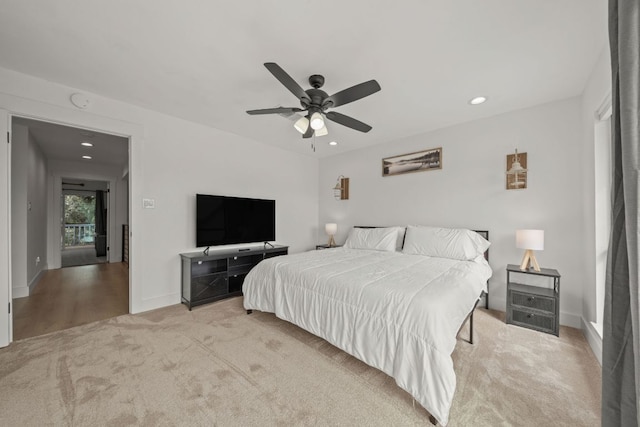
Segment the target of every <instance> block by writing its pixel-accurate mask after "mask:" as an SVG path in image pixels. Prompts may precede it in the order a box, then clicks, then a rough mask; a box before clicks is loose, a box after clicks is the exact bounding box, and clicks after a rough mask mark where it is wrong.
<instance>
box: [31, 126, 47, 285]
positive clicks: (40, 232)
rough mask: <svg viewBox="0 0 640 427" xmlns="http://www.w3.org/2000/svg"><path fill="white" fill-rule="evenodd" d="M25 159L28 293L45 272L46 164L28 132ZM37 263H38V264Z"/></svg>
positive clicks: (38, 147)
mask: <svg viewBox="0 0 640 427" xmlns="http://www.w3.org/2000/svg"><path fill="white" fill-rule="evenodd" d="M28 143H29V147H28V148H29V149H28V159H27V199H28V200H27V254H26V255H27V280H28V283H29V288H30V291H33V288H34V286H35V285H36V284H37V280H38V278H39V275H40V272H42V271H43V270H46V269H47V161H46V159H45V156H44V154H43V153H42V150H41V149H40V146H38V144H37V143H36V141H35V139H34V138H33V135H31V133H29V140H28ZM38 260H39V261H38Z"/></svg>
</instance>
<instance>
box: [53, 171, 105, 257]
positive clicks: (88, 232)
mask: <svg viewBox="0 0 640 427" xmlns="http://www.w3.org/2000/svg"><path fill="white" fill-rule="evenodd" d="M108 193H109V182H107V181H91V180H78V179H72V178H66V177H63V178H62V194H61V201H60V206H61V207H62V213H61V215H62V218H63V221H62V222H61V227H62V229H61V234H62V239H61V241H60V265H61V267H63V268H64V267H74V266H79V265H91V264H103V263H106V262H108V253H107V247H108V242H107V236H108V233H107V230H108V229H109V225H108V221H107V218H109V198H108V197H107V195H108Z"/></svg>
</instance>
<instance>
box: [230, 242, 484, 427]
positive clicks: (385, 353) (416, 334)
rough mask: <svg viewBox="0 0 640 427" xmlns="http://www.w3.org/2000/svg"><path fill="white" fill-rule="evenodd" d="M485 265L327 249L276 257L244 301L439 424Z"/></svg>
mask: <svg viewBox="0 0 640 427" xmlns="http://www.w3.org/2000/svg"><path fill="white" fill-rule="evenodd" d="M490 276H491V268H490V267H489V265H488V264H487V263H486V261H484V259H482V260H481V261H478V262H469V261H456V260H451V259H445V258H432V257H426V256H419V255H405V254H402V253H399V252H379V251H368V250H356V249H343V248H337V249H330V250H321V251H311V252H305V253H300V254H295V255H287V256H279V257H275V258H270V259H267V260H265V261H263V262H261V263H260V264H258V265H257V266H256V267H255V268H254V269H253V270H251V272H249V274H248V275H247V277H246V278H245V280H244V285H243V288H242V290H243V292H244V307H245V308H246V309H256V310H260V311H266V312H271V313H275V314H276V316H278V317H279V318H281V319H284V320H286V321H289V322H291V323H294V324H296V325H298V326H300V327H302V328H304V329H306V330H307V331H309V332H311V333H313V334H314V335H317V336H319V337H322V338H324V339H325V340H327V341H329V342H330V343H331V344H333V345H335V346H337V347H339V348H341V349H342V350H344V351H346V352H347V353H349V354H351V355H353V356H355V357H357V358H358V359H360V360H362V361H363V362H365V363H367V364H369V365H371V366H373V367H375V368H378V369H380V370H382V371H383V372H385V373H386V374H388V375H390V376H392V377H393V378H394V379H395V380H396V383H397V384H398V386H400V387H401V388H403V389H404V390H406V391H407V392H409V393H410V394H411V395H412V396H414V397H415V399H416V400H417V401H418V402H419V403H420V404H421V405H422V406H424V407H425V409H427V410H428V411H429V412H430V413H431V415H433V416H434V417H435V418H436V419H437V420H438V422H440V423H441V424H443V425H445V424H446V423H447V421H448V417H449V409H450V407H451V402H452V400H453V394H454V391H455V387H456V377H455V373H454V370H453V361H452V359H451V353H452V352H453V350H454V347H455V345H456V334H457V332H458V330H459V329H460V327H461V325H462V322H463V321H464V320H465V318H466V316H467V315H468V314H469V312H470V311H471V309H472V308H473V306H474V304H475V302H476V300H477V299H478V296H479V295H480V293H481V291H482V290H486V281H487V280H488V279H489V277H490Z"/></svg>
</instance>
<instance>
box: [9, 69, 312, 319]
mask: <svg viewBox="0 0 640 427" xmlns="http://www.w3.org/2000/svg"><path fill="white" fill-rule="evenodd" d="M160 90H161V88H160ZM79 91H80V90H78V89H75V88H70V87H65V86H62V85H57V84H54V83H51V82H47V81H44V80H41V79H37V78H34V77H31V76H27V75H24V74H21V73H16V72H13V71H10V70H6V69H0V108H4V109H6V110H9V112H10V113H16V114H19V115H25V116H31V117H34V118H49V119H50V120H53V121H56V122H61V123H64V124H69V125H72V126H78V127H83V128H88V129H94V130H96V131H101V132H108V133H115V134H118V135H122V136H131V145H130V164H129V171H130V172H129V183H130V188H129V189H130V198H131V201H132V203H131V204H130V208H129V218H130V221H129V222H130V226H131V239H130V245H131V263H130V283H131V294H130V296H131V297H130V310H131V311H132V312H134V313H135V312H140V311H145V310H150V309H154V308H158V307H162V306H165V305H169V304H176V303H178V302H179V301H180V258H179V257H178V254H179V253H180V252H185V251H194V250H196V248H195V247H194V245H195V242H194V241H195V231H194V230H195V194H196V193H198V192H200V193H209V194H224V195H236V196H250V197H257V198H273V199H276V204H277V223H276V227H277V232H276V237H277V242H278V243H281V244H287V245H290V247H291V251H292V252H297V251H301V250H306V249H310V248H312V247H313V246H314V244H315V242H316V232H315V227H316V226H317V224H318V161H317V160H316V159H314V158H312V157H309V156H304V155H299V154H295V153H292V152H289V151H284V150H280V149H277V148H273V147H270V146H267V145H265V144H262V143H259V142H256V141H252V140H249V139H246V138H242V137H239V136H237V135H234V134H230V133H227V132H222V131H219V130H216V129H212V128H209V127H206V126H202V125H198V124H194V123H191V122H188V121H185V120H181V119H177V118H175V117H170V116H166V115H163V114H160V113H156V112H153V111H150V110H147V109H143V108H139V107H135V106H133V105H130V104H126V103H122V102H118V101H114V100H111V99H107V98H103V97H100V96H97V95H91V96H92V98H93V103H92V105H91V107H90V110H89V111H81V110H78V109H76V108H74V107H73V106H72V105H71V103H70V102H69V97H70V95H71V94H72V93H74V92H79ZM292 143H299V141H292ZM1 167H4V165H3V166H1ZM50 197H51V196H50ZM143 198H153V199H155V200H156V208H155V209H142V199H143ZM4 202H5V201H4V200H0V205H1V204H3V203H4ZM0 232H1V230H0ZM2 240H3V236H1V235H0V241H2Z"/></svg>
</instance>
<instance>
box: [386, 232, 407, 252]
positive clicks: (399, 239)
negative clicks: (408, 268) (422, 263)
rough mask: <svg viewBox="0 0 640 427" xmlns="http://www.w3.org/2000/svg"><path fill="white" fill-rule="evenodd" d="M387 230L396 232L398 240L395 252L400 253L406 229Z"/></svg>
mask: <svg viewBox="0 0 640 427" xmlns="http://www.w3.org/2000/svg"><path fill="white" fill-rule="evenodd" d="M387 228H388V229H389V228H391V229H394V230H398V238H397V239H396V251H398V252H400V251H402V244H403V243H404V233H406V232H407V228H406V227H387Z"/></svg>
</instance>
